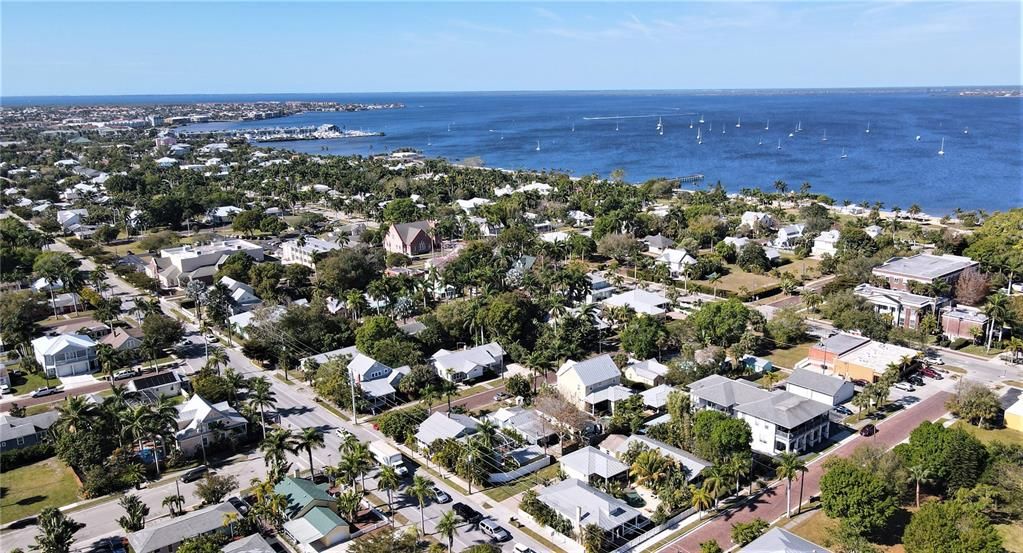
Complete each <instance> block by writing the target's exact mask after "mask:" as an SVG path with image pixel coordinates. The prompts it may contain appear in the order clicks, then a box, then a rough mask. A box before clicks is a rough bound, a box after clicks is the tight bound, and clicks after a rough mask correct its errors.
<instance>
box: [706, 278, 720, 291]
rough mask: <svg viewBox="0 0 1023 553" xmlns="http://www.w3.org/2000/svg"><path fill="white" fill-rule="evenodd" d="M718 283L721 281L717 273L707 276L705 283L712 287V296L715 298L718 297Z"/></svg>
mask: <svg viewBox="0 0 1023 553" xmlns="http://www.w3.org/2000/svg"><path fill="white" fill-rule="evenodd" d="M720 281H721V275H719V274H717V273H711V274H709V275H707V282H709V283H710V284H711V286H713V287H714V295H715V296H717V295H718V282H720Z"/></svg>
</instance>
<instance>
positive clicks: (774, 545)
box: [738, 526, 830, 553]
mask: <svg viewBox="0 0 1023 553" xmlns="http://www.w3.org/2000/svg"><path fill="white" fill-rule="evenodd" d="M738 553H830V552H829V551H828V550H827V549H825V548H823V547H821V546H819V545H817V544H816V543H813V542H812V541H807V540H805V539H803V538H801V537H799V536H797V535H795V534H793V533H792V532H789V531H788V530H786V529H784V528H782V527H780V526H776V527H774V528H771V529H770V530H768V531H767V532H765V533H764V534H763V535H762V536H760V537H759V538H757V539H755V540H753V541H751V542H750V543H748V544H746V546H745V547H743V548H741V549H739V551H738Z"/></svg>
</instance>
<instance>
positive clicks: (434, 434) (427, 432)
mask: <svg viewBox="0 0 1023 553" xmlns="http://www.w3.org/2000/svg"><path fill="white" fill-rule="evenodd" d="M478 425H479V423H478V422H477V421H476V419H474V418H472V417H467V416H465V415H460V414H458V413H441V412H440V411H434V412H433V414H431V415H430V416H429V417H427V419H426V420H425V421H423V423H422V424H420V425H419V431H418V432H416V441H417V442H419V445H420V446H422V447H424V448H428V447H430V446H431V445H433V442H435V441H437V440H457V439H460V438H464V437H466V436H469V435H470V434H474V433H475V432H476V427H477V426H478Z"/></svg>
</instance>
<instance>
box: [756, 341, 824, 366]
mask: <svg viewBox="0 0 1023 553" xmlns="http://www.w3.org/2000/svg"><path fill="white" fill-rule="evenodd" d="M812 345H813V342H805V343H802V344H798V345H796V346H793V347H782V348H776V349H773V350H771V352H770V353H768V354H767V355H766V356H765V357H766V358H767V359H770V360H771V363H773V364H774V366H776V367H782V368H785V369H791V368H793V367H795V366H796V363H798V362H800V361H802V360H803V359H804V358H806V356H807V355H809V354H810V346H812Z"/></svg>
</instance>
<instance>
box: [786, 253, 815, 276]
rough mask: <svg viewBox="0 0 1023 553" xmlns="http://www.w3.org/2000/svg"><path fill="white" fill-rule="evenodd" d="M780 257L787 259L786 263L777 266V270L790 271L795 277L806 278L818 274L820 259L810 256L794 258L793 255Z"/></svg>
mask: <svg viewBox="0 0 1023 553" xmlns="http://www.w3.org/2000/svg"><path fill="white" fill-rule="evenodd" d="M782 258H783V259H785V260H786V261H788V263H786V264H784V265H781V266H780V267H778V270H779V271H782V272H785V273H792V274H793V275H795V276H797V277H800V276H805V277H806V278H807V279H808V280H809V279H814V278H817V277H818V276H820V266H821V262H820V260H817V259H813V258H810V257H807V258H806V259H796V258H795V257H792V256H788V255H783V256H782Z"/></svg>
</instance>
